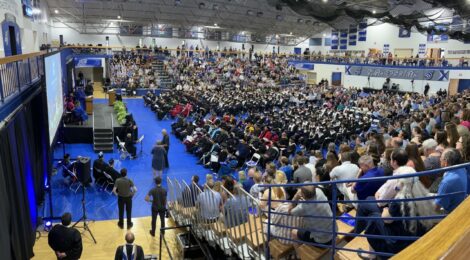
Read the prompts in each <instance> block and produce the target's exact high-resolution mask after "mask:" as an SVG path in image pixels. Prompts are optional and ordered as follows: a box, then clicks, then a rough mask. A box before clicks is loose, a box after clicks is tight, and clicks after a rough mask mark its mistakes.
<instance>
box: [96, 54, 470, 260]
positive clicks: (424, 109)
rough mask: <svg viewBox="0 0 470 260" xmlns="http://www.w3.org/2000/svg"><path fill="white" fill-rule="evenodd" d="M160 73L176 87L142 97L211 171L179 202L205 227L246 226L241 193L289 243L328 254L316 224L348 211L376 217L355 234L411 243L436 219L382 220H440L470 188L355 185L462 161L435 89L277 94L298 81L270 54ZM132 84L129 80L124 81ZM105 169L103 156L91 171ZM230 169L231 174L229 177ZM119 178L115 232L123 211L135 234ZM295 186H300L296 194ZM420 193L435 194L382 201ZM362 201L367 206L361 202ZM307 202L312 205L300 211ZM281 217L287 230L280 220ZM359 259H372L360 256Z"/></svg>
mask: <svg viewBox="0 0 470 260" xmlns="http://www.w3.org/2000/svg"><path fill="white" fill-rule="evenodd" d="M146 66H148V61H146V60H145V58H143V57H140V56H133V57H124V56H123V57H116V56H115V58H114V59H113V70H114V71H115V75H116V76H115V79H113V80H115V82H118V81H119V80H121V81H122V82H121V83H123V84H127V83H131V85H132V84H133V85H132V86H134V87H137V86H138V85H139V84H143V85H146V84H150V80H149V81H148V82H147V81H146V77H147V76H148V77H150V78H151V77H153V76H152V75H151V73H150V72H151V71H147V70H150V69H148V68H147V67H146ZM165 68H166V70H167V71H168V72H169V73H170V74H171V75H173V76H174V77H175V82H176V84H175V89H174V90H172V91H168V92H163V93H161V94H159V95H155V94H154V93H153V92H148V93H147V94H146V95H145V96H144V97H143V98H144V101H145V105H146V106H148V107H150V109H152V111H154V112H155V113H156V115H157V117H158V118H159V119H163V118H165V117H173V118H176V120H175V122H174V123H173V124H172V133H173V134H174V135H175V136H176V137H177V138H179V139H180V140H181V141H182V142H183V144H184V145H185V147H186V150H187V151H188V152H189V153H192V154H194V155H195V156H197V157H198V159H199V163H201V164H203V165H204V166H206V167H208V168H210V169H211V170H213V171H214V172H216V173H217V176H218V179H219V180H218V179H217V178H214V177H213V175H208V176H207V177H206V182H205V184H204V185H200V184H199V177H198V176H197V175H195V176H193V179H192V183H193V185H192V186H191V188H190V189H189V190H185V191H184V192H188V193H191V194H192V195H191V196H189V198H191V199H190V200H189V201H187V200H186V201H181V203H182V204H183V206H185V207H193V206H196V207H197V208H198V209H199V212H200V214H201V216H202V218H203V219H205V220H206V221H208V222H211V223H212V222H215V221H219V220H222V221H223V222H224V224H225V226H226V227H227V228H230V227H234V226H237V225H239V224H241V223H244V222H246V221H248V214H249V211H250V210H249V208H250V202H249V201H248V200H247V194H250V195H251V196H252V197H253V198H254V199H255V200H256V201H257V203H258V205H259V207H260V209H261V212H258V214H266V213H267V212H269V211H271V214H273V216H274V217H273V218H272V220H271V221H272V224H281V225H284V226H285V224H282V223H296V224H295V225H293V226H292V229H291V230H289V229H286V228H276V226H274V227H273V228H272V230H271V232H273V234H275V235H278V236H282V237H285V238H288V239H292V240H301V241H305V242H311V243H316V244H324V245H329V244H331V241H332V240H333V239H336V238H335V237H333V234H332V233H331V231H332V229H333V224H332V223H333V222H332V221H330V220H329V219H321V217H328V218H329V217H333V212H335V211H341V212H347V211H350V210H352V209H355V210H356V212H357V217H375V218H374V219H371V220H368V219H363V218H358V219H356V221H355V227H354V231H353V232H354V233H356V234H360V233H362V232H364V233H365V234H366V235H381V236H418V237H419V236H422V235H423V234H425V233H426V232H427V231H429V230H430V229H431V228H432V227H433V226H435V225H436V224H437V223H438V222H439V219H428V218H424V219H418V220H413V219H412V220H409V219H404V220H390V219H389V218H390V217H429V216H434V215H438V214H448V213H450V212H452V211H453V210H454V209H455V208H456V207H458V205H459V204H460V203H461V202H462V201H463V200H464V198H465V197H466V194H468V193H469V191H470V183H468V181H469V177H468V174H467V170H466V169H464V168H461V169H458V170H449V171H446V172H440V173H436V174H431V175H423V176H420V177H419V178H418V177H416V178H414V177H413V178H401V179H392V180H387V181H384V180H375V181H367V182H361V181H357V180H361V179H365V178H374V177H383V176H398V175H400V176H403V177H406V174H410V173H415V172H421V171H425V170H433V169H439V168H442V167H448V166H454V165H458V164H461V163H464V162H469V161H470V102H469V100H470V95H468V93H467V92H464V93H460V94H458V95H455V96H447V95H446V94H445V93H444V92H439V93H438V94H431V95H421V94H417V93H405V94H400V93H386V92H382V91H380V92H375V93H374V92H371V93H367V92H364V91H363V90H360V89H357V88H344V87H338V86H330V85H329V82H328V81H327V80H322V81H321V82H319V84H317V85H313V86H304V85H294V86H285V84H282V83H284V82H287V83H289V82H293V81H297V80H301V77H300V75H298V74H297V71H296V70H295V68H293V67H290V66H288V65H287V60H286V59H283V58H277V57H259V58H256V59H253V60H249V59H245V58H243V57H234V56H228V57H219V58H217V59H213V58H207V57H188V56H186V55H178V57H171V58H169V60H168V62H167V63H166V65H165ZM119 78H121V79H119ZM131 79H133V80H137V81H133V82H130V80H131ZM142 80H143V81H142ZM125 82H127V83H125ZM163 135H164V138H163V139H162V140H161V141H159V142H157V144H156V145H155V146H154V147H153V149H152V154H153V160H152V168H153V170H154V178H155V183H156V188H154V189H152V190H151V191H149V193H148V194H147V196H146V201H152V230H151V231H150V234H151V235H152V236H154V235H155V229H156V224H155V223H156V219H157V218H158V217H160V219H161V221H162V223H161V225H162V226H164V220H163V219H164V213H165V208H166V199H164V198H165V197H166V190H164V189H163V188H162V187H161V174H162V171H163V169H164V168H166V167H169V164H168V157H167V156H168V149H169V137H168V135H167V133H166V131H165V133H163ZM130 138H132V135H131V137H130ZM110 164H111V167H112V162H110ZM107 167H109V165H107V164H106V163H105V162H104V159H103V158H102V156H101V155H100V158H98V160H97V161H95V163H94V166H93V168H94V169H104V168H106V169H108V168H107ZM239 170H241V171H240V172H239V173H238V174H239V175H238V177H234V175H235V174H234V173H235V172H237V171H239ZM107 171H108V170H106V172H107ZM111 172H112V171H111ZM97 174H99V172H97ZM126 174H127V172H126V171H125V169H124V172H123V171H122V170H121V172H120V174H117V172H116V173H114V174H110V175H111V178H112V179H113V182H114V192H115V193H116V194H117V195H118V205H119V223H118V225H119V227H121V228H123V225H124V223H123V221H124V220H123V217H124V209H126V211H127V227H128V228H131V227H132V226H133V223H132V222H131V217H130V215H131V210H132V196H133V194H135V192H136V190H137V188H136V187H135V186H134V184H133V182H132V181H130V180H129V179H128V178H127V177H126ZM95 179H99V175H97V176H95ZM330 180H349V182H347V183H340V184H337V185H336V187H333V186H332V185H331V184H326V183H325V181H330ZM312 182H314V183H315V184H311V183H312ZM288 183H294V184H299V187H300V188H298V189H297V188H289V187H274V188H272V190H271V192H270V191H269V190H268V189H265V188H263V185H269V184H281V185H282V184H288ZM304 183H309V184H308V185H303V186H302V184H304ZM335 189H337V191H338V192H337V193H336V192H334V190H335ZM334 194H337V195H338V198H339V199H343V200H344V201H346V202H345V203H344V207H342V208H333V207H332V204H331V203H330V201H331V200H332V199H333V198H332V196H333V195H334ZM429 194H436V195H438V197H436V198H435V199H433V198H430V199H428V200H420V201H413V200H411V201H397V202H395V201H393V202H388V200H391V199H410V198H419V197H427V196H429ZM183 197H187V198H188V196H187V195H183V196H182V198H181V199H183ZM269 197H271V199H269ZM179 199H180V198H179ZM369 200H373V202H369V203H367V201H369ZM376 200H378V201H379V202H376ZM381 200H383V201H385V202H380V201H381ZM286 201H287V202H286ZM311 201H316V202H320V203H308V202H311ZM347 201H353V202H347ZM364 202H366V203H364ZM234 215H235V216H236V217H233V216H234ZM312 216H317V217H320V218H318V219H317V218H312ZM289 218H293V219H295V221H294V222H289V221H286V219H289ZM382 218H383V219H382ZM284 242H285V243H289V242H288V241H287V240H286V241H284ZM368 242H369V245H370V246H371V248H370V250H369V251H376V252H386V253H397V252H399V251H401V250H402V249H404V248H405V247H406V246H408V245H409V244H410V243H412V240H397V239H391V238H377V237H369V238H368ZM121 250H122V249H121ZM360 257H361V258H367V259H369V258H370V259H374V258H375V256H374V255H369V254H363V253H360Z"/></svg>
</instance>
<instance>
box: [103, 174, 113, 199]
mask: <svg viewBox="0 0 470 260" xmlns="http://www.w3.org/2000/svg"><path fill="white" fill-rule="evenodd" d="M103 175H104V176H105V177H106V179H105V180H104V181H105V182H106V186H105V187H104V191H106V192H107V193H108V194H111V193H112V191H110V190H108V187H109V186H114V180H113V177H111V175H109V174H108V173H106V172H105V171H103Z"/></svg>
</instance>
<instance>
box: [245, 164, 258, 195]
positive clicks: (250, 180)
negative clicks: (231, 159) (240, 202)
mask: <svg viewBox="0 0 470 260" xmlns="http://www.w3.org/2000/svg"><path fill="white" fill-rule="evenodd" d="M256 171H257V170H256V167H252V168H250V169H249V170H248V178H247V179H246V180H245V181H244V182H243V189H244V190H245V191H246V192H250V189H251V187H253V185H255V181H254V180H253V177H254V176H255V172H256Z"/></svg>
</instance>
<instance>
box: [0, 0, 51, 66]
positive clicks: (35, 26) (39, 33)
mask: <svg viewBox="0 0 470 260" xmlns="http://www.w3.org/2000/svg"><path fill="white" fill-rule="evenodd" d="M5 13H9V14H12V15H13V16H15V18H16V23H17V24H18V26H19V27H20V37H21V49H22V53H30V52H35V51H39V46H40V45H41V44H45V43H50V36H51V29H50V21H49V20H50V19H49V14H48V6H47V2H46V1H41V15H39V16H37V17H36V18H37V19H34V20H33V19H31V18H28V17H25V16H23V8H22V6H21V1H19V0H0V22H1V21H3V20H4V19H5ZM2 39H3V35H2ZM4 56H5V54H4V49H3V40H2V41H0V57H4Z"/></svg>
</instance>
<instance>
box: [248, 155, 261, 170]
mask: <svg viewBox="0 0 470 260" xmlns="http://www.w3.org/2000/svg"><path fill="white" fill-rule="evenodd" d="M260 159H261V155H259V154H258V153H254V154H253V156H251V159H250V160H249V161H248V162H246V163H245V165H246V166H247V167H255V166H257V165H258V163H259V160H260Z"/></svg>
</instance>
